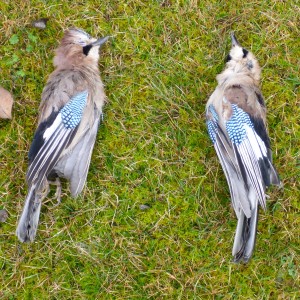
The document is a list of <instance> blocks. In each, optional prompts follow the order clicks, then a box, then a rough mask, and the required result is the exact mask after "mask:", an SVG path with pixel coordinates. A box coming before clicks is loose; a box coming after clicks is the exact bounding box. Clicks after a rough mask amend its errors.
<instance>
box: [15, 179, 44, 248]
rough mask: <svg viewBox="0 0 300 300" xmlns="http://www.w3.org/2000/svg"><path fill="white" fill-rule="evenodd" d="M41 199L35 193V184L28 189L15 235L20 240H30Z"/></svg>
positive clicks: (35, 224)
mask: <svg viewBox="0 0 300 300" xmlns="http://www.w3.org/2000/svg"><path fill="white" fill-rule="evenodd" d="M41 204H42V199H41V196H40V195H39V193H37V189H36V184H34V185H32V186H31V187H30V189H29V192H28V195H27V197H26V200H25V205H24V208H23V212H22V215H21V218H20V220H19V224H18V227H17V231H16V235H17V236H18V239H19V240H20V242H22V243H23V242H32V241H33V240H34V238H35V235H36V231H37V227H38V224H39V218H40V211H41Z"/></svg>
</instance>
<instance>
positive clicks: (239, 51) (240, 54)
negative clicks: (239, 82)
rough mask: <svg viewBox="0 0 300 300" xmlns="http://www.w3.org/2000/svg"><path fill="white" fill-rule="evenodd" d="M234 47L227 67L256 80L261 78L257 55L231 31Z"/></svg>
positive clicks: (229, 55)
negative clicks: (245, 46)
mask: <svg viewBox="0 0 300 300" xmlns="http://www.w3.org/2000/svg"><path fill="white" fill-rule="evenodd" d="M231 43H232V47H231V50H230V52H229V54H228V56H227V59H226V62H227V65H226V67H227V69H230V70H232V71H234V72H235V73H243V74H245V75H248V76H250V77H252V78H253V79H254V80H255V81H259V80H260V73H261V70H260V66H259V64H258V61H257V59H256V58H255V56H254V55H253V54H252V53H251V52H250V51H248V50H246V49H245V48H243V47H242V46H241V45H240V43H239V42H238V41H237V39H236V37H235V35H234V33H233V32H232V33H231Z"/></svg>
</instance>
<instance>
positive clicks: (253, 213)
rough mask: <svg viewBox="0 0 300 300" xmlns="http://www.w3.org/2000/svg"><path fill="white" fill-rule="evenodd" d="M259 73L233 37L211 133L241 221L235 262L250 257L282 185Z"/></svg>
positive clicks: (209, 112)
mask: <svg viewBox="0 0 300 300" xmlns="http://www.w3.org/2000/svg"><path fill="white" fill-rule="evenodd" d="M260 73H261V71H260V67H259V64H258V62H257V60H256V58H255V57H254V55H253V54H252V53H251V52H249V51H247V50H246V49H244V48H242V46H240V44H239V43H238V42H237V40H236V38H235V36H234V35H232V49H231V51H230V53H229V55H228V57H227V64H226V68H225V70H224V71H223V72H222V73H221V74H219V75H218V76H217V80H218V86H217V88H216V89H215V91H214V92H213V94H212V95H211V97H210V98H209V100H208V103H207V106H206V119H207V121H206V123H207V129H208V133H209V136H210V138H211V140H212V142H213V144H214V147H215V150H216V152H217V155H218V157H219V160H220V162H221V165H222V168H223V170H224V173H225V176H226V179H227V182H228V185H229V189H230V194H231V200H232V206H233V208H234V210H235V214H236V216H237V219H238V224H237V229H236V234H235V239H234V245H233V250H232V254H233V256H234V261H235V262H239V261H244V262H247V261H249V259H250V258H251V256H252V253H253V250H254V246H255V237H256V226H257V220H258V208H259V205H260V206H262V207H263V209H265V208H266V195H265V192H266V188H267V187H268V186H270V185H272V184H274V185H280V184H281V183H280V180H279V176H278V174H277V172H276V170H275V168H274V166H273V165H272V154H271V148H270V140H269V137H268V134H267V129H266V107H265V103H264V100H263V97H262V95H261V91H260V89H259V84H260Z"/></svg>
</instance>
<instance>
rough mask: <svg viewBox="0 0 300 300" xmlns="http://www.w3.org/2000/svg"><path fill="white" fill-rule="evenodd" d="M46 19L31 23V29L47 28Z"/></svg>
mask: <svg viewBox="0 0 300 300" xmlns="http://www.w3.org/2000/svg"><path fill="white" fill-rule="evenodd" d="M48 20H49V19H48V18H41V19H38V20H36V21H33V22H32V23H31V25H32V27H35V28H39V29H45V28H46V26H47V22H48Z"/></svg>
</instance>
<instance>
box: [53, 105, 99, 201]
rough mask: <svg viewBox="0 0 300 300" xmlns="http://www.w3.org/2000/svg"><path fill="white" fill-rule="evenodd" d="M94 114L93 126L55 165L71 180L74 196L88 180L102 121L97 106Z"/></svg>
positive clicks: (59, 171) (61, 174)
mask: <svg viewBox="0 0 300 300" xmlns="http://www.w3.org/2000/svg"><path fill="white" fill-rule="evenodd" d="M94 115H95V122H94V124H93V126H92V128H86V131H85V133H84V134H83V135H82V137H81V139H80V140H79V141H78V143H77V144H76V146H75V147H74V148H73V149H72V151H71V152H70V153H68V154H66V155H64V156H63V157H61V158H60V159H59V161H58V162H57V164H56V165H55V171H56V172H57V173H58V174H59V175H60V176H63V177H65V178H67V179H68V180H69V181H70V191H71V194H72V196H73V197H76V196H77V195H78V194H79V193H80V192H81V191H82V189H83V187H84V184H85V182H86V178H87V173H88V169H89V165H90V161H91V156H92V151H93V148H94V144H95V140H96V136H97V132H98V127H99V122H100V114H99V111H98V110H97V109H96V108H95V111H94ZM78 157H80V159H78Z"/></svg>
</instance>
